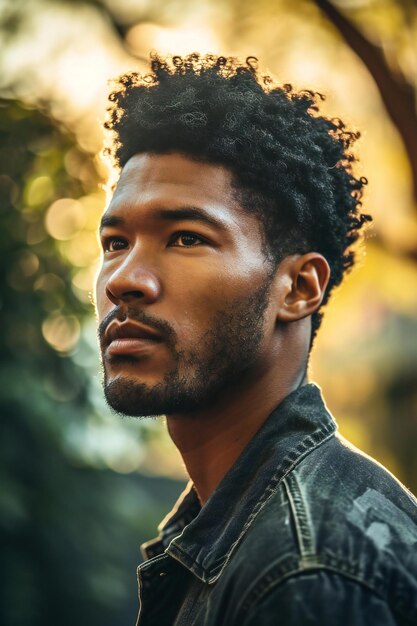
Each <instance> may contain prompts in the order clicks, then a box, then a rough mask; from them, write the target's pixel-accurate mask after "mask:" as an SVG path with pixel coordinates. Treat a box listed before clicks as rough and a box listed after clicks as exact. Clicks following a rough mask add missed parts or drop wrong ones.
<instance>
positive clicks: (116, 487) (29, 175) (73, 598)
mask: <svg viewBox="0 0 417 626" xmlns="http://www.w3.org/2000/svg"><path fill="white" fill-rule="evenodd" d="M0 146H1V148H0V172H1V175H0V207H1V227H0V241H1V250H2V253H1V258H2V263H1V270H0V281H1V310H0V320H1V329H2V333H1V338H0V342H1V343H0V390H1V391H0V393H1V395H0V411H1V439H0V451H1V454H0V476H1V485H2V489H1V492H0V525H1V534H2V546H1V555H2V557H1V581H0V623H1V624H2V625H4V626H40V625H41V624H42V625H43V626H45V624H53V623H56V622H57V621H59V623H60V624H62V625H63V626H74V624H77V626H82V625H84V624H85V625H87V624H89V625H90V624H100V626H106V625H108V626H110V625H114V624H129V623H132V624H133V623H134V620H135V617H136V610H137V607H136V595H137V594H136V579H135V568H136V565H137V564H138V563H139V562H140V555H139V552H138V549H137V548H138V546H139V542H141V541H144V540H145V539H149V538H150V537H151V536H153V535H154V533H155V525H156V523H157V522H158V521H159V520H160V519H161V517H162V516H163V515H164V514H165V513H166V510H167V506H169V504H170V503H171V502H173V501H174V499H175V497H176V494H177V493H178V491H179V489H180V487H181V485H180V484H179V483H175V481H169V480H166V479H163V478H160V479H159V478H146V477H143V476H140V475H138V474H136V475H133V474H132V475H130V476H121V475H119V474H117V473H115V472H111V471H108V470H96V469H93V468H90V467H88V466H87V465H86V464H84V465H83V464H82V463H81V462H80V459H77V457H76V455H74V453H71V452H70V451H69V448H68V445H66V435H67V432H68V429H69V428H70V427H73V425H74V423H76V422H83V421H85V420H86V419H87V417H88V416H89V415H90V414H91V413H92V412H94V407H93V406H92V405H91V402H90V399H89V397H90V396H89V374H88V372H87V371H86V369H85V368H83V367H82V366H80V365H77V363H76V362H75V361H74V359H73V358H72V349H73V345H72V343H73V339H72V336H71V333H73V332H74V329H75V331H77V329H78V326H77V325H79V324H80V323H82V320H83V318H85V317H86V316H89V315H91V306H90V305H89V304H87V303H85V302H83V301H81V300H80V299H79V297H77V295H76V293H77V292H76V291H74V288H73V283H72V278H73V275H74V272H75V271H76V270H77V268H74V266H73V265H72V264H71V263H70V262H69V261H68V260H67V259H66V258H65V256H64V255H63V254H62V250H61V249H60V247H59V243H60V242H59V241H57V240H56V239H54V238H53V237H52V236H51V235H50V234H48V232H47V228H46V225H45V224H46V216H47V212H48V208H49V207H50V206H51V204H53V202H54V201H55V200H56V199H59V198H78V197H80V196H82V195H83V194H85V193H86V191H88V190H89V187H93V186H94V185H97V183H98V181H99V175H98V174H97V173H96V174H95V175H93V174H94V171H93V170H91V171H90V176H89V177H88V179H85V180H87V183H86V182H85V181H84V182H83V181H82V180H80V179H79V178H77V177H75V176H72V175H71V174H69V173H68V169H71V168H68V167H67V165H68V155H69V154H70V155H71V158H72V161H74V159H77V160H78V162H79V164H81V166H82V164H85V163H86V162H88V164H89V167H90V168H91V167H92V165H91V163H92V161H91V157H90V156H89V155H87V154H84V153H83V152H82V151H81V150H80V149H79V148H78V147H77V146H76V144H75V141H74V138H73V137H72V136H71V135H70V134H69V133H68V132H67V131H65V129H63V128H58V127H57V125H56V123H54V122H53V121H52V120H51V119H50V118H49V117H48V116H47V115H46V114H42V113H40V112H39V111H36V110H34V109H30V108H27V107H24V106H22V105H21V104H19V103H17V102H15V101H4V100H3V101H1V102H0ZM66 164H67V165H66ZM77 171H82V167H80V168H79V169H78V170H77ZM86 187H87V188H86ZM90 190H91V189H90ZM51 319H52V320H55V321H56V320H57V319H59V320H61V322H60V323H59V324H58V326H57V327H55V328H54V327H53V326H52V331H53V332H52V335H51V329H50V328H49V330H48V327H45V323H46V322H47V321H48V320H51ZM68 320H70V322H68ZM75 334H76V336H75V339H78V333H77V332H76V333H75ZM47 338H49V341H48V340H47ZM51 341H52V344H53V345H51V343H50V342H51ZM80 341H81V342H82V339H81V340H80Z"/></svg>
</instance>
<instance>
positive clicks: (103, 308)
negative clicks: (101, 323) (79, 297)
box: [94, 272, 111, 320]
mask: <svg viewBox="0 0 417 626" xmlns="http://www.w3.org/2000/svg"><path fill="white" fill-rule="evenodd" d="M94 302H95V305H96V311H97V315H98V318H99V320H101V319H102V318H103V317H104V316H105V314H106V313H107V312H108V310H109V308H110V307H111V302H110V300H109V299H108V297H107V296H106V281H105V279H104V276H103V274H102V272H100V273H99V274H98V275H97V278H96V282H95V288H94Z"/></svg>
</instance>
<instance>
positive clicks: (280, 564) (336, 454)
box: [233, 436, 417, 623]
mask: <svg viewBox="0 0 417 626" xmlns="http://www.w3.org/2000/svg"><path fill="white" fill-rule="evenodd" d="M236 563H237V564H238V563H240V564H241V565H245V567H241V568H240V570H241V571H242V572H243V571H245V572H246V573H245V574H244V575H245V576H247V577H248V580H245V586H246V589H248V593H247V594H245V597H246V602H247V603H248V604H247V606H248V607H249V605H250V604H251V603H252V604H253V602H255V604H256V603H257V602H261V601H262V602H264V601H265V602H266V597H267V596H268V595H269V594H272V596H274V597H275V595H276V594H277V593H279V592H278V587H280V586H282V585H285V586H286V588H287V592H288V589H289V588H290V582H289V581H291V580H293V579H294V580H295V579H299V577H300V576H307V577H313V578H311V579H310V584H311V580H314V583H315V585H317V584H319V586H320V580H321V577H323V576H324V579H326V580H328V578H329V576H330V578H331V579H332V581H333V582H332V584H336V583H335V579H334V578H332V577H334V576H336V579H337V580H339V579H340V580H341V581H342V582H339V583H337V584H339V586H341V587H343V588H345V589H347V588H348V587H349V586H352V585H353V588H352V589H351V592H352V593H353V595H355V597H359V596H360V595H361V594H362V595H363V596H366V597H367V598H369V599H371V598H373V599H374V603H377V600H376V599H377V598H379V600H378V602H379V601H380V602H382V603H386V606H387V607H388V606H389V607H391V609H392V610H393V612H394V613H395V614H398V615H403V616H404V620H405V621H404V623H408V621H407V620H408V619H409V618H410V619H411V616H412V619H413V620H414V622H412V623H417V502H416V500H415V498H414V497H413V496H412V495H411V494H410V492H408V491H407V490H406V489H405V487H403V486H402V485H401V483H400V482H399V481H398V480H397V479H396V478H395V477H394V476H392V475H391V474H390V473H389V472H388V471H387V470H386V469H385V468H383V467H382V466H381V465H380V464H378V463H377V462H375V461H374V460H373V459H371V458H370V457H368V456H366V455H364V454H363V453H362V452H360V451H359V450H357V449H355V448H354V447H353V446H351V445H350V444H349V443H348V442H347V441H346V440H344V439H343V438H342V437H339V436H336V437H333V438H331V439H330V440H328V441H327V442H326V443H324V444H323V445H322V446H320V447H318V448H316V449H315V450H313V451H312V452H311V453H310V454H309V455H307V456H306V457H305V458H304V459H303V460H302V461H301V462H300V463H299V464H298V465H297V466H296V467H295V468H293V470H292V471H290V472H289V473H288V474H287V475H286V476H285V477H284V479H283V481H282V482H281V483H280V485H279V486H278V487H277V489H276V490H275V491H274V493H271V495H270V497H269V498H268V499H266V500H265V505H264V506H263V508H262V509H261V510H260V511H259V514H258V515H257V517H256V519H254V520H253V522H252V524H251V526H250V527H249V528H248V530H247V533H246V536H245V538H244V540H243V541H242V543H241V545H240V546H239V548H238V550H237V552H236ZM233 569H234V568H233ZM242 575H243V574H242ZM301 582H302V580H301ZM300 584H301V583H300V580H299V582H298V583H297V585H295V586H294V587H292V588H293V589H297V588H298V586H299V585H300ZM327 587H328V588H329V589H330V587H331V585H327ZM327 587H326V586H321V587H320V588H321V590H322V591H323V592H324V591H325V589H326V588H327ZM249 589H250V591H249ZM359 590H362V591H359ZM348 595H349V594H348ZM254 598H257V600H256V601H254ZM261 598H264V600H261ZM329 599H330V591H329ZM370 604H372V602H370ZM241 605H242V606H244V602H243V601H242V604H241ZM381 623H382V622H381Z"/></svg>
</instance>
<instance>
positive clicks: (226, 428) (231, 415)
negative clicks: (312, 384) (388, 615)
mask: <svg viewBox="0 0 417 626" xmlns="http://www.w3.org/2000/svg"><path fill="white" fill-rule="evenodd" d="M296 325H297V324H294V325H291V324H289V325H288V327H290V330H289V333H288V334H289V335H293V336H292V337H290V336H288V337H286V338H285V341H284V342H283V343H284V344H285V347H286V349H285V355H283V354H281V355H280V356H281V358H279V356H278V355H277V356H276V358H275V359H274V363H273V364H272V365H271V366H270V367H268V368H266V369H265V370H264V371H263V372H261V373H260V374H259V375H257V376H256V377H252V378H251V379H250V380H244V381H241V382H240V384H239V385H238V386H237V387H236V388H234V389H229V390H228V391H227V392H226V393H224V394H223V395H222V396H221V398H219V399H218V400H217V401H216V403H215V404H211V405H210V406H209V407H207V408H203V409H201V410H199V411H198V412H195V413H193V414H189V415H169V416H167V426H168V431H169V434H170V436H171V439H172V440H173V442H174V443H175V445H176V446H177V448H178V450H179V452H180V454H181V456H182V459H183V461H184V464H185V467H186V469H187V472H188V474H189V476H190V478H191V480H192V482H193V483H194V487H195V489H196V492H197V495H198V498H199V500H200V503H201V505H204V504H205V503H206V502H207V500H208V498H209V497H210V496H211V494H212V493H213V491H214V490H215V489H216V487H217V486H218V484H219V483H220V482H221V480H222V478H223V477H224V476H225V474H226V473H227V471H228V470H229V469H230V468H231V467H232V465H233V464H234V463H235V461H236V460H237V459H238V457H239V456H240V454H241V453H242V451H243V450H244V448H245V447H246V446H247V444H248V443H249V442H250V440H251V439H252V438H253V437H254V435H255V434H256V432H257V431H258V430H259V428H260V427H261V426H262V424H263V423H264V422H265V421H266V419H267V418H268V416H269V415H270V414H271V413H272V411H273V410H274V409H275V408H276V407H277V406H278V405H279V404H280V403H281V402H282V400H283V399H284V398H285V397H286V396H287V395H289V394H290V393H291V392H292V391H294V390H295V389H297V388H298V387H301V386H302V385H304V384H306V383H307V382H308V380H307V372H306V364H307V358H308V354H306V348H305V346H306V343H305V342H300V341H297V340H296V336H297V335H296V332H295V331H296V329H295V326H296ZM298 336H299V335H298ZM291 339H294V341H291Z"/></svg>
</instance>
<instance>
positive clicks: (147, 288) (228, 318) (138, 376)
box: [96, 154, 275, 415]
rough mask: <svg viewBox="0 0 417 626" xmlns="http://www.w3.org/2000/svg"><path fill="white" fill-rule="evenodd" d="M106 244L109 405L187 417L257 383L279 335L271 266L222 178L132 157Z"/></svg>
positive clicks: (172, 160)
mask: <svg viewBox="0 0 417 626" xmlns="http://www.w3.org/2000/svg"><path fill="white" fill-rule="evenodd" d="M101 242H102V247H103V261H102V266H101V270H100V273H99V275H98V278H97V285H96V303H97V311H98V318H99V339H100V347H101V351H102V361H103V369H104V390H105V395H106V399H107V401H108V403H109V404H110V406H112V407H113V408H114V409H115V410H116V411H118V412H120V413H123V414H126V415H160V414H172V413H187V412H191V411H195V410H198V409H199V408H202V407H204V408H207V407H208V406H209V405H210V404H211V403H214V402H216V401H217V400H218V399H219V397H220V396H221V394H224V393H228V392H230V390H231V389H233V388H235V389H236V390H237V391H238V387H239V384H245V381H246V380H248V379H250V378H251V377H254V376H257V375H260V373H261V372H262V370H263V368H265V366H266V365H267V362H268V359H269V358H270V356H271V354H270V353H271V349H272V348H271V346H272V343H273V335H274V327H275V319H274V310H273V304H272V303H271V301H270V290H271V289H270V288H271V284H272V282H271V281H272V276H271V267H270V265H269V264H268V263H267V262H266V260H265V256H264V252H263V248H262V237H261V231H260V225H259V221H258V219H257V218H256V217H255V216H253V215H250V214H249V213H248V212H246V211H244V210H243V209H242V208H241V207H240V206H239V204H238V203H237V200H236V199H235V197H234V194H233V189H232V187H231V174H230V172H229V171H228V170H227V169H226V168H223V167H221V166H216V165H212V164H207V163H201V162H197V161H193V160H191V159H189V158H187V157H185V156H183V155H180V154H164V155H151V154H137V155H135V156H134V157H132V158H131V159H130V160H129V162H128V163H127V164H126V166H125V167H124V168H123V171H122V173H121V177H120V179H119V183H118V185H117V188H116V191H115V193H114V196H113V199H112V201H111V203H110V205H109V207H108V209H107V211H106V213H105V214H104V216H103V220H102V228H101Z"/></svg>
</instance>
